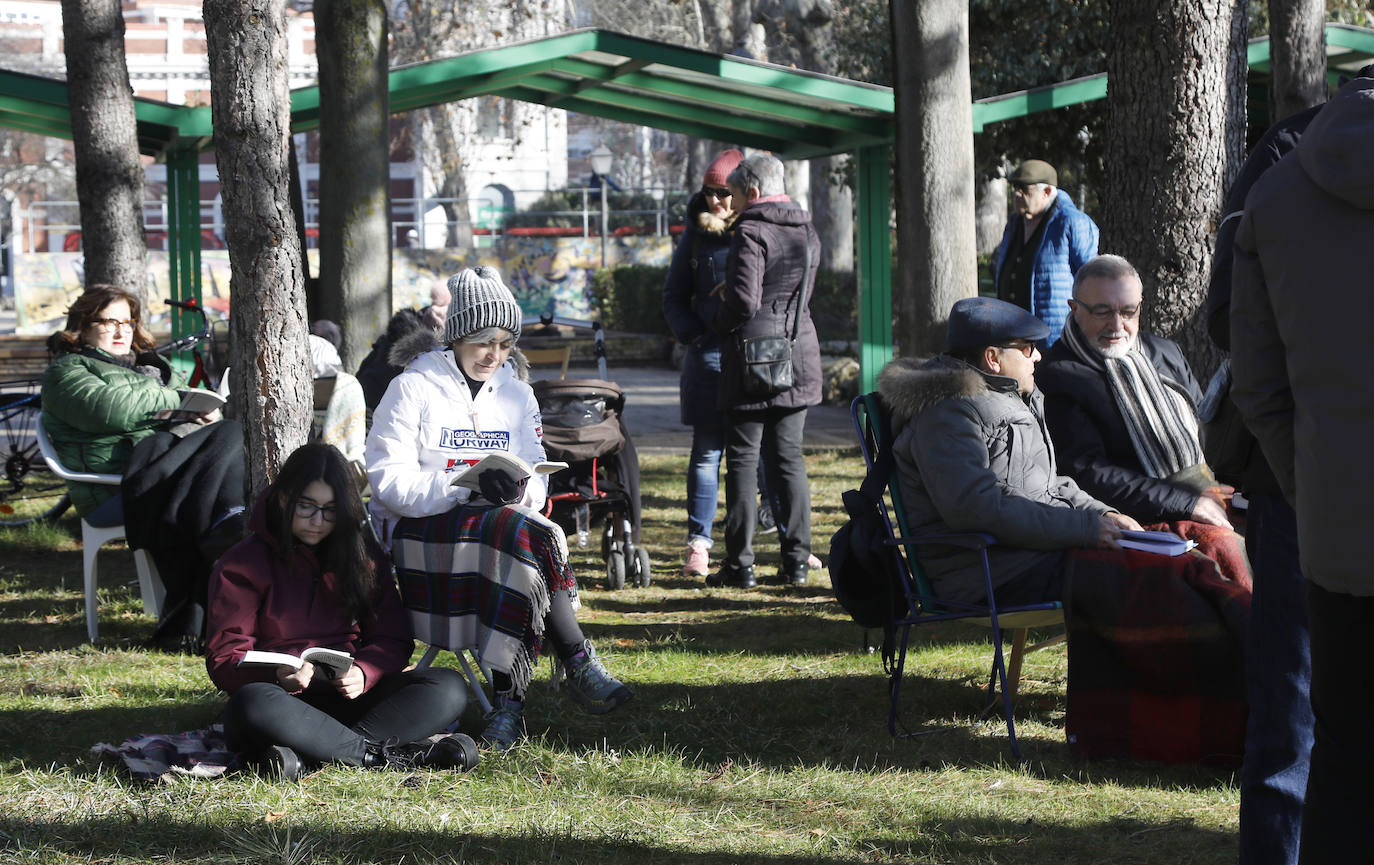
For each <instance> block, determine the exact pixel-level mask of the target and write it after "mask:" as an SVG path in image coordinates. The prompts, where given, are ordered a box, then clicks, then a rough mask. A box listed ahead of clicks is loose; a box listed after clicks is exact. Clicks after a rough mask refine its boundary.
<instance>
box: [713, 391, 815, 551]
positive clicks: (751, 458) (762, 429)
mask: <svg viewBox="0 0 1374 865" xmlns="http://www.w3.org/2000/svg"><path fill="white" fill-rule="evenodd" d="M805 428H806V409H805V408H798V409H764V410H762V411H743V412H729V413H728V414H727V415H726V418H725V567H726V568H728V569H732V570H740V569H743V568H748V567H751V566H753V564H754V546H753V544H754V526H755V523H756V522H757V521H758V511H757V509H756V507H755V502H757V501H758V476H757V472H758V464H759V454H760V452H762V454H763V465H764V472H765V475H766V477H767V479H768V487H769V489H771V490H772V491H773V496H774V501H775V502H776V505H777V507H778V508H780V509H781V512H778V511H777V510H775V511H774V514H773V516H774V517H775V518H776V520H777V522H778V526H779V529H780V531H779V533H778V541H779V544H780V546H781V548H782V568H783V571H784V573H792V572H794V571H796V570H797V569H799V568H804V567H805V566H806V560H807V559H808V558H810V557H811V486H810V482H809V481H808V480H807V477H806V462H805V461H804V460H803V459H802V433H803V431H804V430H805Z"/></svg>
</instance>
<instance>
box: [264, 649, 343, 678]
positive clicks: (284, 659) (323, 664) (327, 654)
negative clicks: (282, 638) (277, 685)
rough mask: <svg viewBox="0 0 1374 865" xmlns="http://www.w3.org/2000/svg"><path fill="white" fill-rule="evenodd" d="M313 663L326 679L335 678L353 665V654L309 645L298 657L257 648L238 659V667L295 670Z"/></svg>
mask: <svg viewBox="0 0 1374 865" xmlns="http://www.w3.org/2000/svg"><path fill="white" fill-rule="evenodd" d="M306 661H309V662H310V663H312V664H314V665H315V669H316V670H318V671H319V672H320V674H321V675H323V676H324V677H325V678H326V679H337V678H339V677H340V676H342V675H343V674H344V673H347V672H348V668H349V667H352V666H353V656H352V655H350V654H348V653H347V652H340V651H339V650H338V649H326V648H325V647H324V646H311V647H310V648H308V649H306V650H305V651H303V652H301V654H300V657H299V658H298V657H296V656H295V655H288V654H286V653H285V652H263V651H259V650H257V649H249V650H248V651H247V652H245V653H244V655H243V659H242V660H240V661H239V666H240V667H293V668H295V669H297V670H299V669H300V668H301V666H302V665H303V664H304V663H305V662H306Z"/></svg>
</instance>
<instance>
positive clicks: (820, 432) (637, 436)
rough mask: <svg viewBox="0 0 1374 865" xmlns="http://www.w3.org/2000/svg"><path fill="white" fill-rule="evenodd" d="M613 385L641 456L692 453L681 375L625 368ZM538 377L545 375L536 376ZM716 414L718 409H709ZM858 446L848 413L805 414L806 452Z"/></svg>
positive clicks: (821, 410) (577, 372) (614, 373)
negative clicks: (620, 392) (684, 416)
mask: <svg viewBox="0 0 1374 865" xmlns="http://www.w3.org/2000/svg"><path fill="white" fill-rule="evenodd" d="M607 376H608V377H609V378H610V380H611V381H613V382H615V383H616V384H618V385H620V387H621V389H623V390H624V391H625V425H626V427H628V428H629V430H630V436H631V437H632V438H633V439H634V442H635V448H636V449H638V450H639V452H640V453H683V454H685V453H687V452H688V451H690V450H691V448H692V430H691V428H690V427H686V426H683V425H682V422H681V415H680V414H679V412H678V397H677V388H678V373H677V371H676V370H673V369H671V368H668V367H642V366H641V367H620V368H616V367H614V366H612V367H611V368H610V369H609V370H608V371H607ZM535 377H536V378H540V377H541V376H539V375H536V376H535ZM595 377H596V371H595V369H594V368H590V367H584V368H581V369H579V368H577V367H573V368H572V369H569V370H568V378H595ZM704 410H706V411H712V412H714V411H715V407H714V406H710V407H705V409H704ZM856 444H857V442H856V440H855V438H854V425H853V422H852V421H851V420H850V419H849V408H848V407H847V406H846V407H843V408H840V407H836V406H829V405H820V406H813V407H812V408H811V409H810V411H809V412H807V415H806V434H805V437H804V439H803V445H804V448H805V449H806V450H830V449H833V448H851V447H855V446H856Z"/></svg>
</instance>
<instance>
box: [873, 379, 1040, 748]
mask: <svg viewBox="0 0 1374 865" xmlns="http://www.w3.org/2000/svg"><path fill="white" fill-rule="evenodd" d="M850 412H851V414H852V416H853V418H854V428H855V430H856V431H857V433H858V436H859V447H860V449H861V450H862V451H863V455H864V462H865V463H866V464H867V465H868V466H869V467H870V468H871V467H872V466H873V464H874V463H875V462H876V461H877V459H878V453H879V451H880V450H886V449H887V448H890V447H891V446H892V440H893V435H892V425H891V417H890V415H889V413H888V411H887V408H886V407H885V406H884V405H883V404H882V401H881V399H880V398H879V396H878V394H877V393H876V392H875V393H866V394H860V395H859V396H857V397H855V398H854V402H853V403H852V404H851V405H850ZM887 492H888V497H889V498H890V499H891V503H892V506H891V509H889V508H888V505H887V503H886V502H883V501H880V502H879V507H880V510H881V511H882V515H883V521H884V523H886V525H887V531H888V538H887V541H886V542H887V543H888V544H889V545H891V546H892V547H893V548H894V555H893V559H894V566H895V567H896V568H897V570H898V572H899V573H900V574H901V580H902V591H903V592H904V594H905V595H906V600H907V610H906V614H905V615H903V616H901V617H900V618H898V619H897V621H896V623H895V625H896V628H897V629H899V630H900V631H901V640H900V642H899V645H898V648H897V651H896V656H895V660H894V662H893V664H892V666H891V668H890V671H889V675H890V676H891V688H890V690H891V692H892V701H891V706H890V708H889V710H888V718H887V726H888V730H889V731H890V732H891V733H892V735H894V736H896V735H899V734H898V732H897V727H898V718H897V700H898V698H899V696H900V694H901V684H902V671H903V668H904V667H905V663H906V650H907V644H908V642H909V639H910V636H911V629H912V628H914V627H916V626H918V625H924V624H931V623H935V622H950V621H956V620H962V621H968V622H972V623H974V624H979V625H983V626H985V627H989V628H992V649H993V653H992V670H991V672H990V673H989V675H988V690H987V694H988V702H987V704H986V706H985V707H984V708H983V712H982V714H981V716H980V717H981V718H987V716H988V715H989V713H991V712H992V711H993V710H994V709H995V708H996V706H997V702H998V701H997V697H996V691H997V687H998V686H999V685H1000V687H1001V692H1002V699H1001V703H1002V714H1003V716H1004V717H1005V719H1006V722H1007V739H1008V742H1009V744H1010V745H1011V753H1012V755H1013V756H1014V757H1015V758H1016V759H1017V760H1020V759H1021V749H1020V748H1019V747H1017V744H1016V724H1015V722H1014V721H1013V720H1012V715H1011V703H1012V700H1013V699H1014V698H1015V696H1016V687H1017V684H1018V683H1019V681H1020V678H1021V660H1022V657H1023V656H1024V655H1025V653H1027V652H1034V651H1036V650H1038V649H1043V648H1045V647H1046V646H1051V645H1054V644H1056V643H1059V642H1062V641H1063V640H1064V637H1063V636H1062V635H1061V636H1058V637H1054V638H1052V639H1049V640H1045V641H1043V642H1040V643H1036V644H1035V645H1033V646H1030V647H1027V646H1026V633H1027V630H1028V629H1030V628H1039V627H1049V626H1055V625H1063V623H1064V610H1063V606H1062V605H1061V604H1060V603H1058V602H1051V603H1044V604H1028V605H1021V606H1012V607H1002V606H999V605H998V604H997V600H996V596H995V595H994V593H993V588H992V572H991V570H990V568H989V566H988V554H987V548H988V547H989V546H990V545H992V544H995V543H996V540H995V539H994V538H993V537H992V536H991V535H987V534H978V533H969V534H944V535H918V536H913V535H911V533H910V532H909V531H908V526H907V522H906V513H905V511H904V510H903V507H902V499H901V489H900V485H898V484H896V483H892V482H891V480H890V479H889V482H888V487H887ZM894 516H895V518H896V528H897V535H896V536H894V533H893V517H894ZM927 544H946V545H954V546H961V547H965V548H967V549H972V550H978V551H979V553H980V555H981V557H982V561H983V578H984V580H986V582H987V595H988V602H987V603H986V604H969V603H963V602H959V601H948V600H944V599H942V598H940V597H938V596H937V595H936V594H935V591H934V589H933V588H932V587H931V585H930V581H929V580H928V579H927V578H926V574H925V571H924V570H923V569H922V568H921V563H920V559H919V557H918V555H917V551H918V550H919V549H920V548H921V547H922V546H925V545H927ZM903 551H905V555H903ZM1004 630H1009V631H1011V632H1012V652H1011V662H1010V664H1009V665H1008V664H1007V663H1005V661H1004V658H1003V655H1002V632H1003V631H1004ZM902 729H903V733H902V734H901V735H905V736H913V735H922V734H920V733H910V732H906V728H905V725H902Z"/></svg>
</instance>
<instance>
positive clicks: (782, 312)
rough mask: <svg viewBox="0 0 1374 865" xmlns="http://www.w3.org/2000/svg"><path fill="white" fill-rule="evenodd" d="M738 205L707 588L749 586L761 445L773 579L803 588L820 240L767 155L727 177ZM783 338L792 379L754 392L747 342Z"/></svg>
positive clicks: (727, 293)
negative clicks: (770, 512) (805, 447)
mask: <svg viewBox="0 0 1374 865" xmlns="http://www.w3.org/2000/svg"><path fill="white" fill-rule="evenodd" d="M727 182H728V185H729V188H730V192H731V197H732V199H733V200H734V201H735V202H736V204H735V206H736V207H737V208H742V210H741V212H740V215H739V217H738V219H737V220H736V222H735V234H734V237H733V238H732V240H731V243H730V254H729V258H728V259H727V261H726V270H725V284H724V286H723V288H722V291H721V296H720V309H719V310H718V311H717V313H716V319H715V323H714V324H715V330H716V332H717V333H719V334H720V335H721V379H720V382H721V383H720V394H719V398H718V402H717V405H718V407H719V408H720V409H721V411H722V412H723V413H724V414H725V423H726V434H725V459H726V469H725V560H724V563H723V564H722V566H721V569H720V571H718V572H717V573H716V574H714V575H712V576H711V577H709V578H708V579H707V584H708V585H713V586H720V585H732V586H738V587H740V588H751V587H753V586H754V585H755V584H756V582H757V581H756V580H755V578H754V549H753V539H754V525H755V521H756V518H757V514H756V513H755V510H754V501H755V500H756V499H757V497H758V490H757V484H758V480H757V478H756V475H755V472H756V471H757V466H758V461H759V450H760V448H762V449H763V450H764V451H765V452H766V453H767V454H768V455H769V457H770V459H768V460H765V471H766V472H767V478H768V486H769V488H770V489H771V490H772V491H773V493H774V496H775V500H776V501H777V502H778V506H779V507H780V508H781V510H782V513H779V514H775V516H776V517H777V519H778V523H779V524H780V525H781V526H783V527H784V531H782V532H781V533H780V543H781V547H782V566H781V568H780V570H779V572H778V582H780V583H784V584H791V585H794V586H804V585H806V581H807V559H809V558H810V556H811V492H810V482H809V481H808V479H807V477H806V463H805V462H804V461H803V459H802V449H801V445H802V432H803V430H804V429H805V426H806V409H807V406H813V405H817V404H818V403H820V401H821V353H820V344H819V342H817V339H816V326H815V324H814V323H812V321H811V310H810V302H811V293H812V290H813V289H814V286H815V281H816V267H817V265H818V264H819V262H820V250H821V242H820V237H819V236H818V235H817V234H816V230H815V229H814V228H812V227H811V214H809V213H807V212H806V210H805V209H804V208H802V207H801V205H799V204H797V203H796V202H794V201H792V200H791V199H789V198H788V197H787V195H786V194H785V192H784V189H783V172H782V163H781V162H779V161H778V160H777V159H776V158H775V157H773V156H769V155H767V154H755V155H753V156H750V157H747V158H745V159H744V161H742V162H741V163H740V164H739V165H738V166H736V167H735V170H734V171H732V172H730V176H729V177H728V179H727ZM760 337H785V338H787V339H788V340H790V342H791V355H792V371H793V381H792V386H791V387H789V388H787V389H786V390H782V391H781V392H777V393H771V394H761V393H760V392H759V391H756V390H752V389H750V387H749V385H748V382H747V376H746V370H745V362H744V354H743V346H744V343H745V341H746V340H749V339H754V338H760Z"/></svg>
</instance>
